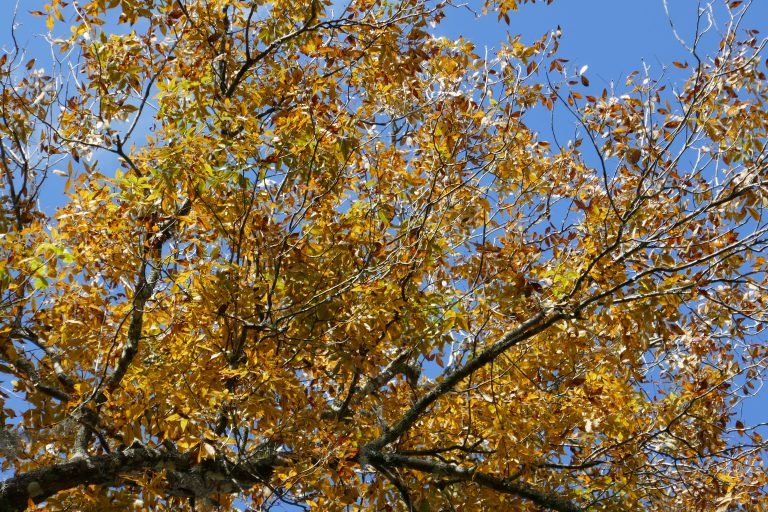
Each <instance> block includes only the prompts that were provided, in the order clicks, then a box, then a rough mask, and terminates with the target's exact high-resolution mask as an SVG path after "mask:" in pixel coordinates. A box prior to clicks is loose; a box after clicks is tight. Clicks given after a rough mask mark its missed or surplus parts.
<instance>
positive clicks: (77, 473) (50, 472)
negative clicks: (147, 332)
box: [0, 444, 278, 512]
mask: <svg viewBox="0 0 768 512" xmlns="http://www.w3.org/2000/svg"><path fill="white" fill-rule="evenodd" d="M276 464H278V456H277V455H276V454H275V453H266V454H262V456H261V457H260V458H255V459H252V460H250V461H248V462H245V463H240V464H234V463H231V462H229V461H228V460H225V459H221V458H219V459H213V460H211V459H208V460H202V461H200V462H198V461H197V453H196V451H195V452H190V453H179V452H176V451H173V450H168V449H161V450H157V449H152V448H146V447H144V446H141V445H139V444H137V445H133V446H131V447H130V448H127V449H125V450H123V451H119V452H115V453H111V454H107V455H98V456H93V457H87V458H80V459H74V460H70V461H68V462H62V463H59V464H51V465H49V466H45V467H43V468H40V469H36V470H33V471H29V472H27V473H22V474H20V475H17V476H15V477H13V478H9V479H8V480H5V481H4V482H2V483H0V510H3V511H8V512H11V511H21V510H25V509H26V508H27V504H28V501H29V500H30V499H31V500H32V501H34V502H35V503H40V502H43V501H45V500H47V499H48V498H50V497H51V496H54V495H55V494H57V493H59V492H62V491H66V490H70V489H74V488H76V487H80V486H82V485H105V486H111V487H113V486H118V485H121V483H122V478H123V477H125V476H130V475H139V474H143V473H145V472H147V471H163V470H165V471H167V479H168V489H167V492H168V494H169V495H172V496H201V495H203V494H205V493H215V492H225V493H226V492H235V491H237V490H239V489H246V488H249V487H253V486H254V485H256V484H258V483H260V482H263V481H265V480H266V479H268V478H269V476H270V475H271V474H272V470H273V468H274V467H275V465H276Z"/></svg>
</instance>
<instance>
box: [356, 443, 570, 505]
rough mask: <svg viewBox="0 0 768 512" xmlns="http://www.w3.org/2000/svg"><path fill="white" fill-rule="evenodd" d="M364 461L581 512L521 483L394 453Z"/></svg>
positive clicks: (374, 456)
mask: <svg viewBox="0 0 768 512" xmlns="http://www.w3.org/2000/svg"><path fill="white" fill-rule="evenodd" d="M367 461H368V462H370V463H371V464H372V465H373V466H374V467H386V468H408V469H413V470H416V471H420V472H422V473H430V474H432V475H440V476H449V477H452V478H454V479H455V480H458V481H464V482H474V483H476V484H478V485H482V486H484V487H488V488H490V489H493V490H495V491H499V492H502V493H506V494H512V495H514V496H518V497H520V498H523V499H526V500H529V501H532V502H533V503H535V504H536V505H539V506H540V507H544V508H546V509H549V510H557V511H558V512H582V511H583V510H584V508H582V507H580V506H579V505H577V504H576V503H574V502H572V501H570V500H567V499H565V498H562V497H560V496H556V495H554V494H552V493H548V492H545V491H541V490H538V489H536V488H534V487H532V486H530V485H527V484H524V483H520V482H514V481H512V480H511V479H508V478H498V477H495V476H493V475H489V474H487V473H481V472H480V471H476V470H475V469H471V468H462V467H459V466H455V465H453V464H447V463H444V462H437V461H430V460H425V459H420V458H417V457H408V456H405V455H400V454H397V453H380V452H369V453H368V454H367Z"/></svg>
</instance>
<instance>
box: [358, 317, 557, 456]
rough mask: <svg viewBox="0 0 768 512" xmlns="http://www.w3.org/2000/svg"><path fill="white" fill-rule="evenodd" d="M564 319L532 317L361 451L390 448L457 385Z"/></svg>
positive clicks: (453, 372)
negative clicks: (391, 444) (390, 445)
mask: <svg viewBox="0 0 768 512" xmlns="http://www.w3.org/2000/svg"><path fill="white" fill-rule="evenodd" d="M563 318H565V314H564V313H562V312H554V313H550V314H549V316H547V312H546V311H540V312H538V313H536V314H535V315H533V316H532V317H531V318H529V319H528V320H526V321H525V322H523V323H521V324H520V325H518V326H517V327H515V328H514V329H512V330H511V331H509V332H508V333H507V334H506V335H505V336H504V337H503V338H501V339H500V340H499V341H497V342H496V343H494V344H493V345H491V346H490V347H488V348H487V349H485V350H484V351H483V352H481V353H480V354H479V355H478V356H477V357H476V358H474V359H472V360H470V361H469V362H467V363H466V364H465V365H464V366H461V367H459V368H457V369H456V370H454V371H452V372H450V373H448V375H446V376H445V378H444V379H443V380H442V381H441V382H440V383H439V384H437V385H436V386H435V387H434V388H432V390H430V391H429V393H427V394H426V395H424V396H423V397H421V398H420V399H419V400H418V401H417V402H416V403H415V404H413V406H412V407H411V408H410V409H409V410H408V411H407V412H406V413H405V414H403V416H402V417H401V418H400V421H398V422H397V423H396V424H395V425H394V426H393V427H391V428H389V429H388V430H387V431H386V432H384V434H382V435H381V436H380V437H379V438H378V439H376V440H374V441H372V442H370V443H368V444H367V445H366V446H364V447H363V449H362V451H363V452H364V453H365V452H366V451H368V450H370V451H379V450H381V449H382V448H383V447H385V446H387V445H388V444H390V443H391V442H393V441H394V440H396V439H397V438H398V437H400V436H401V435H403V433H404V432H405V431H406V430H408V428H410V427H411V425H413V424H414V423H415V422H416V420H418V419H419V417H420V416H421V415H422V414H423V413H424V411H426V410H427V408H428V407H429V406H430V405H432V404H433V403H434V402H435V401H436V400H437V399H438V398H440V397H441V396H443V395H444V394H445V393H447V392H449V391H450V390H451V389H453V387H454V386H456V384H458V383H459V382H461V381H462V380H463V379H465V378H466V377H468V376H470V375H471V374H472V373H474V372H476V371H477V370H479V369H480V368H482V367H483V366H485V365H487V364H489V363H491V362H492V361H494V360H495V359H496V358H497V357H498V356H499V355H500V354H502V353H503V352H504V351H506V350H507V349H509V348H510V347H513V346H514V345H517V344H518V343H520V342H521V341H524V340H526V339H529V338H531V337H532V336H534V335H536V334H538V333H540V332H542V331H544V330H545V329H547V328H548V327H549V326H551V325H552V324H554V323H555V322H557V321H559V320H561V319H563Z"/></svg>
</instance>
